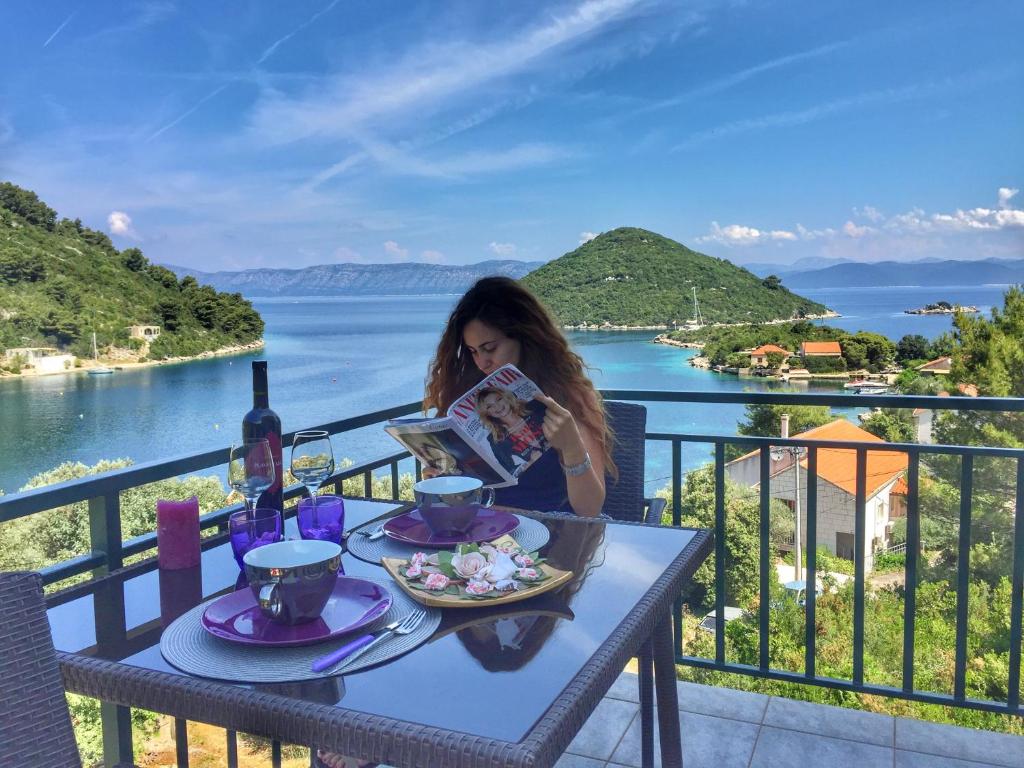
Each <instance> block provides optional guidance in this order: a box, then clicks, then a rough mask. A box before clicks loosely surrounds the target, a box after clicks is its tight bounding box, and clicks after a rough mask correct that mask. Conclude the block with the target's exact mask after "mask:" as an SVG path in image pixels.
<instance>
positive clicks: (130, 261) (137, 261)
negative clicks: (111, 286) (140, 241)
mask: <svg viewBox="0 0 1024 768" xmlns="http://www.w3.org/2000/svg"><path fill="white" fill-rule="evenodd" d="M121 258H122V259H124V265H125V266H126V267H128V269H130V270H131V271H132V272H141V271H142V270H143V269H145V268H146V266H147V265H148V264H149V260H148V259H147V258H146V257H145V256H143V255H142V251H140V250H139V249H138V248H125V249H124V250H123V251H121Z"/></svg>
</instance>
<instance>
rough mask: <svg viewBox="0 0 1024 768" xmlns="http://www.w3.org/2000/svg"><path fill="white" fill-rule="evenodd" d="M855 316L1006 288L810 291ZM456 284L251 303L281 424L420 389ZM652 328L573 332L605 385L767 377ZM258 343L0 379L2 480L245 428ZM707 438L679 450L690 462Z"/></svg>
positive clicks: (218, 438) (205, 446) (858, 324)
mask: <svg viewBox="0 0 1024 768" xmlns="http://www.w3.org/2000/svg"><path fill="white" fill-rule="evenodd" d="M807 293H808V295H811V296H813V297H814V298H817V299H819V300H823V301H827V302H828V303H829V305H830V306H833V307H835V308H836V309H837V310H838V311H840V312H842V313H843V314H844V315H849V317H844V318H842V319H840V320H835V321H832V322H833V323H834V324H836V325H841V326H843V327H847V328H851V329H853V330H856V329H857V328H865V329H868V330H876V331H879V332H883V333H886V334H887V335H889V336H891V337H895V338H898V337H899V336H901V335H903V334H904V333H921V334H923V335H926V336H935V335H937V334H938V333H940V332H941V331H942V330H945V329H947V328H948V327H949V318H948V317H916V316H910V315H903V314H902V310H903V309H905V308H908V307H913V306H920V305H921V304H924V303H927V302H929V301H936V300H939V299H946V300H949V301H957V302H961V303H973V304H977V305H981V306H983V307H985V308H986V309H987V308H988V307H990V306H991V305H992V304H993V303H997V304H1001V296H1002V293H1003V289H1002V288H991V289H989V288H975V289H948V290H947V289H933V288H929V289H849V290H845V291H836V290H829V291H813V292H807ZM455 300H456V297H455V296H429V297H409V298H396V297H358V298H316V299H313V300H307V299H293V298H281V299H266V300H257V301H256V302H255V304H256V307H257V309H259V311H260V312H261V313H262V314H263V317H264V319H265V320H266V327H267V330H266V348H265V350H264V351H263V352H262V353H261V354H260V355H258V357H265V358H266V359H267V360H269V363H270V364H269V370H270V402H271V406H272V407H273V408H274V410H276V411H277V412H278V414H280V416H281V420H282V423H283V425H284V428H285V429H286V430H293V429H300V428H302V427H307V426H311V425H314V424H318V423H322V422H325V421H331V420H335V419H340V418H344V417H347V416H355V415H358V414H361V413H365V412H368V411H372V410H377V409H379V408H382V407H386V406H389V405H395V404H399V403H405V402H410V401H414V400H418V399H419V398H420V397H422V392H423V380H424V376H425V374H426V370H427V364H428V361H429V357H430V355H431V353H432V352H433V349H434V346H435V344H436V342H437V338H438V336H439V334H440V331H441V328H442V326H443V324H444V321H445V319H446V317H447V314H448V312H449V311H450V309H451V306H452V304H453V303H454V302H455ZM653 336H654V334H653V333H650V332H646V333H610V332H609V333H600V332H587V333H583V332H580V333H573V334H571V340H572V342H573V344H574V346H575V347H576V349H577V350H578V351H579V352H580V354H581V355H583V357H584V359H585V360H586V361H587V362H588V363H589V364H590V365H591V366H593V367H594V369H595V370H594V371H593V377H594V380H595V382H596V383H597V384H598V386H601V387H611V388H622V389H626V388H629V389H665V390H711V391H741V390H750V391H759V390H763V389H764V388H765V387H767V386H771V384H769V383H768V382H764V381H760V380H743V381H741V380H738V379H736V378H735V377H731V376H721V375H718V374H714V373H709V372H707V371H701V370H697V369H695V368H691V367H690V366H689V365H687V360H688V359H689V357H690V356H691V355H692V353H691V352H690V351H688V350H680V349H677V348H673V347H667V346H663V345H659V344H651V343H650V340H651V338H653ZM256 357H257V355H237V356H233V357H224V358H214V359H208V360H200V361H196V362H191V363H182V364H176V365H164V366H156V367H152V368H145V369H140V370H135V371H117V372H115V373H114V375H112V376H86V375H83V374H81V373H77V374H67V375H57V376H48V377H40V378H34V379H18V380H7V381H0V488H2V489H4V490H5V491H6V492H8V493H11V492H13V491H16V490H17V489H18V488H19V487H20V486H21V485H22V484H23V483H25V482H26V481H27V480H28V479H29V478H30V477H31V476H32V475H34V474H36V473H38V472H41V471H43V470H46V469H50V468H52V467H55V466H57V465H58V464H60V463H61V462H62V461H67V460H74V461H82V462H85V463H87V464H88V463H95V462H96V461H99V460H100V459H105V458H108V459H109V458H119V457H127V458H131V459H133V460H135V461H136V462H143V461H153V460H158V459H169V458H173V457H176V456H183V455H187V454H191V453H196V452H199V451H203V450H209V449H213V448H217V447H220V446H225V445H227V444H228V443H229V442H231V441H232V440H235V439H237V437H238V433H239V423H240V418H241V416H242V414H243V413H244V412H245V411H247V410H248V409H249V407H250V404H251V394H250V393H251V387H250V381H251V374H250V367H249V361H250V360H252V359H255V358H256ZM649 408H650V416H649V421H648V424H649V427H650V425H653V428H654V429H658V430H665V431H686V432H702V433H708V434H713V433H718V434H732V433H734V432H735V426H736V422H737V420H738V419H739V418H741V417H742V414H743V408H742V406H724V405H722V406H689V405H685V404H680V405H673V404H653V403H652V404H650V405H649ZM394 445H395V444H394V443H393V442H392V441H391V440H390V438H388V437H387V436H386V435H384V434H383V433H382V432H381V431H380V430H379V429H367V430H362V431H361V432H359V433H355V434H352V435H349V436H347V437H344V438H341V439H339V440H337V441H336V443H335V451H336V453H337V455H338V456H339V457H341V456H347V457H349V458H352V459H354V460H359V459H363V458H368V457H370V456H373V455H377V454H379V453H381V452H383V451H386V450H390V449H391V448H392V447H394ZM649 451H650V454H651V455H650V456H649V461H648V482H649V488H653V487H655V486H658V485H663V484H664V480H663V478H665V477H666V476H667V475H668V474H669V464H668V460H667V454H666V453H665V452H664V451H662V450H658V448H657V447H654V446H652V447H650V448H649ZM708 452H709V448H708V447H707V446H703V445H701V446H690V447H688V449H687V450H685V451H684V461H685V463H686V464H687V465H688V466H692V465H695V464H697V463H699V462H700V461H702V460H703V459H704V458H705V457H706V456H707V455H708Z"/></svg>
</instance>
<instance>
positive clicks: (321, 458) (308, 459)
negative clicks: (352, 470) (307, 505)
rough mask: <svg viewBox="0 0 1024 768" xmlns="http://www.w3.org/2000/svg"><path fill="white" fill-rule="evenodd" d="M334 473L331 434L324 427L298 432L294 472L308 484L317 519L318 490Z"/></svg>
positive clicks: (293, 458)
mask: <svg viewBox="0 0 1024 768" xmlns="http://www.w3.org/2000/svg"><path fill="white" fill-rule="evenodd" d="M333 473H334V451H333V450H332V448H331V436H330V435H329V434H328V433H327V432H325V431H324V430H322V429H316V430H310V431H308V432H296V433H295V439H294V440H293V441H292V474H293V475H295V479H296V480H298V481H299V482H300V483H302V484H303V485H304V486H306V490H307V491H309V497H310V499H312V501H313V520H314V521H316V492H317V491H318V490H319V489H320V484H321V483H322V482H323V481H324V480H326V479H327V478H328V477H330V476H331V475H332V474H333Z"/></svg>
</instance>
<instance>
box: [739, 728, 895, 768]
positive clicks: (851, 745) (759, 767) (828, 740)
mask: <svg viewBox="0 0 1024 768" xmlns="http://www.w3.org/2000/svg"><path fill="white" fill-rule="evenodd" d="M892 762H893V750H892V747H880V746H878V745H877V744H864V743H862V742H859V741H849V740H847V739H835V738H832V737H831V736H821V735H820V734H816V733H805V732H803V731H790V730H787V729H785V728H773V727H771V726H767V725H765V726H761V733H760V734H759V735H758V738H757V745H756V746H755V747H754V757H753V759H751V761H750V768H774V767H775V766H779V765H849V766H857V768H892Z"/></svg>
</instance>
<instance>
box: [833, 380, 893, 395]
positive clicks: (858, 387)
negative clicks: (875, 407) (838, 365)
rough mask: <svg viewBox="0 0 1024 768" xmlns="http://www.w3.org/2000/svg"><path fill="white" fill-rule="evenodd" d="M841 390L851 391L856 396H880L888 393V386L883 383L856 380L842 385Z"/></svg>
mask: <svg viewBox="0 0 1024 768" xmlns="http://www.w3.org/2000/svg"><path fill="white" fill-rule="evenodd" d="M843 389H850V390H853V391H854V392H856V393H857V394H858V395H881V394H884V393H886V392H888V391H889V385H888V384H886V383H885V382H884V381H868V380H867V379H857V380H855V381H848V382H846V383H845V384H843Z"/></svg>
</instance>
